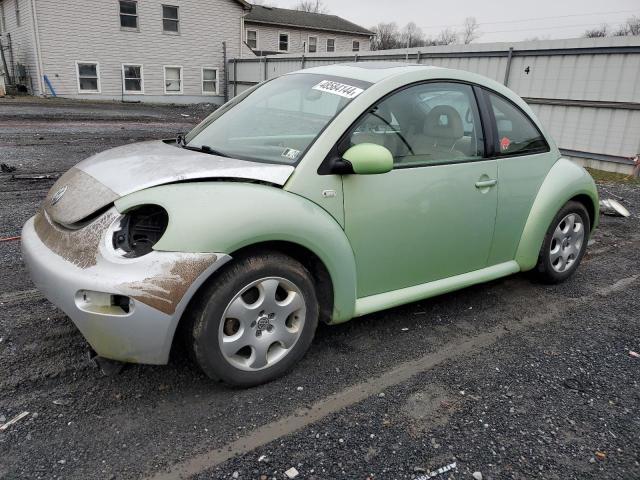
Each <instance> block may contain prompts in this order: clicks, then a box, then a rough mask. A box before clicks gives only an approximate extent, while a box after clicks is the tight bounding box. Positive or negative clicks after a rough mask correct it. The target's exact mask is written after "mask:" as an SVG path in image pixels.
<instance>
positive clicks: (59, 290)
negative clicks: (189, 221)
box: [22, 208, 231, 364]
mask: <svg viewBox="0 0 640 480" xmlns="http://www.w3.org/2000/svg"><path fill="white" fill-rule="evenodd" d="M118 215H119V214H118V212H117V211H116V210H115V208H111V209H110V210H108V211H107V212H105V213H104V214H102V215H101V216H100V217H99V218H97V219H95V220H94V221H93V222H92V223H91V224H90V225H87V226H85V227H83V228H82V229H80V230H67V229H64V228H61V227H59V226H57V225H55V224H54V223H53V222H51V220H50V219H49V218H48V217H47V215H46V213H44V212H40V213H38V214H37V215H36V216H34V217H33V218H31V219H30V220H29V221H28V222H27V223H26V224H25V226H24V229H23V232H22V252H23V257H24V260H25V263H26V264H27V267H28V269H29V272H30V274H31V278H32V279H33V282H34V283H35V284H36V286H37V287H38V288H39V289H40V290H41V291H42V292H43V293H44V294H45V296H46V297H47V298H48V299H49V300H50V301H51V302H52V303H54V304H55V305H56V306H58V307H59V308H60V309H61V310H63V311H64V312H65V313H66V314H67V315H68V316H69V317H70V318H71V320H73V322H74V324H75V325H76V326H77V327H78V329H79V330H80V332H82V334H83V335H84V337H85V338H86V339H87V341H88V342H89V343H90V344H91V347H92V348H93V349H94V350H95V351H96V352H97V353H98V355H100V356H102V357H105V358H110V359H113V360H119V361H124V362H134V363H149V364H164V363H167V361H168V359H169V352H170V350H171V344H172V341H173V336H174V333H175V330H176V327H177V325H178V321H179V320H180V317H181V316H182V314H183V313H184V311H185V309H186V306H187V305H188V303H189V301H190V300H191V298H192V297H193V295H194V294H195V292H196V291H197V290H198V288H199V287H200V286H201V285H202V283H203V282H204V281H205V280H206V279H207V278H208V277H209V276H210V275H211V274H212V273H213V272H215V271H216V270H217V269H219V268H220V267H221V266H222V265H224V264H225V263H226V262H227V261H229V260H230V258H231V257H229V256H228V255H225V254H220V253H181V252H160V251H153V252H151V253H149V254H147V255H145V256H143V257H139V258H132V259H127V258H122V257H118V256H117V255H116V254H115V253H114V251H113V249H112V248H110V246H109V239H107V238H106V235H105V232H106V231H107V230H108V228H109V226H110V225H111V224H112V223H113V222H114V221H115V220H116V219H117V218H118Z"/></svg>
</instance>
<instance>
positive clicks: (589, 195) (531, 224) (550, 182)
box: [515, 158, 599, 271]
mask: <svg viewBox="0 0 640 480" xmlns="http://www.w3.org/2000/svg"><path fill="white" fill-rule="evenodd" d="M576 197H578V198H580V199H581V200H583V201H587V202H588V203H587V205H586V207H587V211H589V212H591V213H592V214H593V215H591V217H592V218H591V231H593V229H595V228H596V227H597V226H598V221H599V204H598V190H597V188H596V185H595V182H594V181H593V178H592V177H591V175H589V173H588V172H587V171H586V170H585V169H584V168H582V167H580V166H578V165H576V164H575V163H573V162H572V161H570V160H567V159H565V158H561V159H559V160H558V161H557V162H556V163H555V164H554V165H553V167H552V168H551V170H550V171H549V173H548V174H547V176H546V178H545V179H544V182H543V183H542V186H541V187H540V190H539V191H538V194H537V195H536V198H535V200H534V202H533V206H532V207H531V210H530V212H529V216H528V218H527V221H526V223H525V225H524V229H523V230H522V234H521V236H520V242H519V244H518V248H517V251H516V255H515V260H516V262H518V265H520V269H521V270H523V271H525V270H531V269H532V268H533V267H535V266H536V263H537V261H538V254H539V253H540V247H541V246H542V241H543V239H544V236H545V233H546V231H547V229H548V228H549V225H550V224H551V221H552V220H553V217H554V216H555V215H556V213H557V212H558V211H559V210H560V208H562V206H563V205H564V204H565V203H567V202H568V201H569V200H571V199H572V198H576ZM589 203H590V205H589Z"/></svg>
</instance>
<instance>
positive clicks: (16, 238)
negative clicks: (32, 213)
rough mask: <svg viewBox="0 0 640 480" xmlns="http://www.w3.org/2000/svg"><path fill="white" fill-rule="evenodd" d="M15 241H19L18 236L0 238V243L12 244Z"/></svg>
mask: <svg viewBox="0 0 640 480" xmlns="http://www.w3.org/2000/svg"><path fill="white" fill-rule="evenodd" d="M15 240H20V236H19V235H18V236H16V237H4V238H0V242H13V241H15Z"/></svg>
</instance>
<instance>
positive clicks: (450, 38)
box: [435, 28, 458, 45]
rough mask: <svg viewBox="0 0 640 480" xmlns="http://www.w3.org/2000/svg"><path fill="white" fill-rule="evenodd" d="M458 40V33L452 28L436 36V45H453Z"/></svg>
mask: <svg viewBox="0 0 640 480" xmlns="http://www.w3.org/2000/svg"><path fill="white" fill-rule="evenodd" d="M457 41H458V34H457V33H456V32H454V31H453V30H451V29H450V28H445V29H444V30H442V31H441V32H440V33H439V34H438V36H437V37H436V38H435V42H436V45H451V44H452V43H456V42H457Z"/></svg>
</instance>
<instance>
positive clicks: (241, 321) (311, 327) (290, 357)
mask: <svg viewBox="0 0 640 480" xmlns="http://www.w3.org/2000/svg"><path fill="white" fill-rule="evenodd" d="M318 310H319V308H318V301H317V298H316V294H315V289H314V286H313V281H312V277H311V274H310V273H309V272H308V271H307V269H306V268H305V267H304V266H303V265H302V264H300V263H299V262H297V261H296V260H294V259H292V258H290V257H287V256H285V255H282V254H280V253H264V254H260V255H256V256H252V257H245V258H239V259H237V260H235V261H234V263H233V264H231V265H230V267H229V268H227V269H225V270H224V271H223V272H222V273H221V275H219V276H218V277H217V278H215V279H214V280H213V281H212V282H211V283H210V284H209V285H208V286H207V287H206V288H205V289H204V291H203V292H202V293H201V295H200V296H199V298H198V301H197V303H196V305H195V307H194V308H193V309H192V311H191V316H192V318H191V329H190V330H191V331H190V339H191V342H190V344H191V349H192V353H193V356H194V358H195V359H196V361H197V363H198V365H199V366H200V367H201V368H202V370H203V371H204V373H205V374H207V375H208V376H209V377H210V378H212V379H215V380H222V381H224V382H226V383H228V384H230V385H234V386H239V387H251V386H255V385H260V384H262V383H266V382H269V381H271V380H274V379H275V378H277V377H279V376H281V375H283V374H284V373H285V372H286V371H287V370H289V369H290V368H291V367H293V366H294V365H295V364H297V363H298V362H299V361H300V359H301V358H302V357H303V356H304V354H305V353H306V351H307V350H308V349H309V346H310V345H311V342H312V340H313V337H314V335H315V331H316V327H317V325H318Z"/></svg>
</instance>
